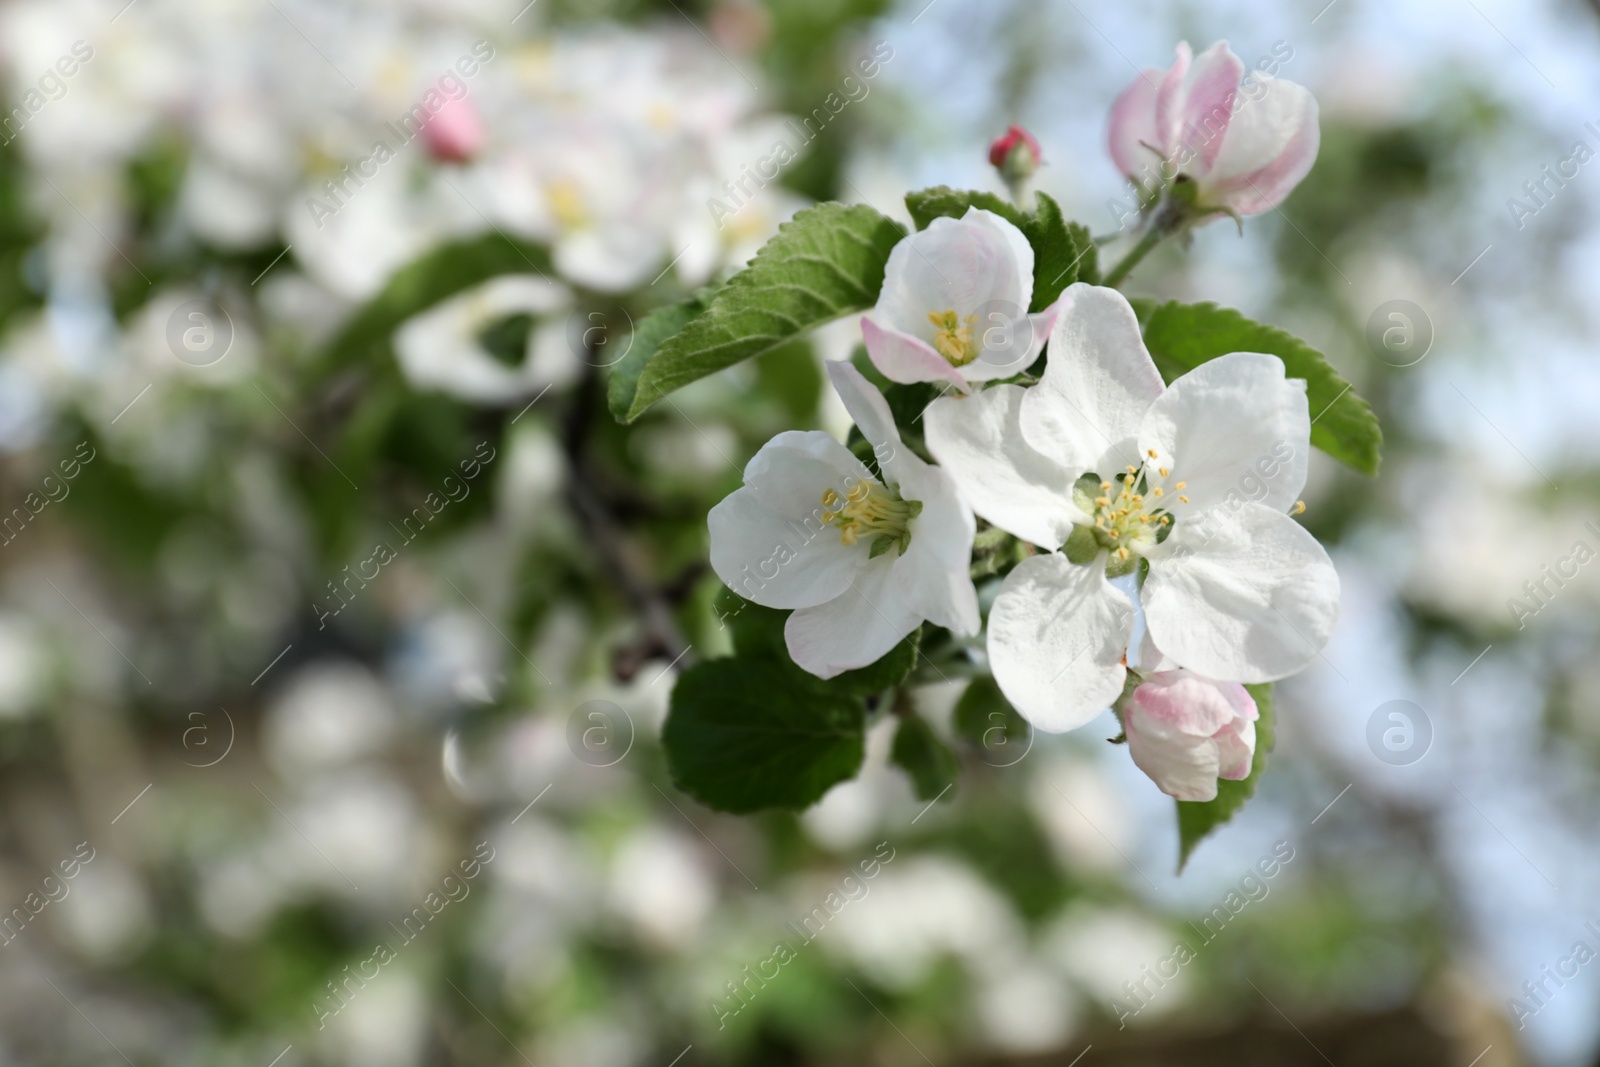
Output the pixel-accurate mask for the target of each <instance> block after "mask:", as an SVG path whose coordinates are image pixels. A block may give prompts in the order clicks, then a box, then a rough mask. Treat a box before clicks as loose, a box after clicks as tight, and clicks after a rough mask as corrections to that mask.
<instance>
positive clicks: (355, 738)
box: [262, 662, 395, 777]
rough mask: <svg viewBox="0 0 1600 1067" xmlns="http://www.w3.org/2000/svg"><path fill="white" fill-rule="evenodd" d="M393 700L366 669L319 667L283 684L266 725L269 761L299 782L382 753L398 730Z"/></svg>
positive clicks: (349, 665)
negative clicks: (390, 737) (307, 777)
mask: <svg viewBox="0 0 1600 1067" xmlns="http://www.w3.org/2000/svg"><path fill="white" fill-rule="evenodd" d="M394 720H395V715H394V707H393V705H392V704H391V703H390V699H389V695H388V693H387V692H386V691H385V690H384V688H383V686H382V685H381V684H379V682H378V680H377V679H376V678H374V677H373V675H372V673H371V672H370V671H368V670H367V669H366V668H365V667H362V666H359V665H357V664H354V663H339V662H330V663H319V664H315V665H313V666H310V667H306V668H304V669H302V670H300V671H298V672H296V673H295V674H294V675H292V676H291V678H290V680H289V681H288V682H287V683H286V684H285V686H284V687H283V689H282V691H281V692H279V693H278V694H277V695H276V697H275V698H274V699H273V701H272V704H271V705H270V706H269V707H268V709H267V712H266V717H265V720H264V722H263V724H262V735H263V738H262V742H263V746H264V748H265V749H266V753H267V758H268V759H269V760H271V761H272V763H273V766H274V767H275V768H276V769H277V770H278V772H279V773H280V774H283V775H285V776H288V777H301V776H304V775H307V774H309V773H313V772H315V771H317V770H320V769H324V768H331V767H338V766H341V765H343V764H346V763H350V762H352V761H354V760H358V759H361V758H362V757H364V756H368V755H372V754H374V753H376V752H378V751H380V750H381V749H382V748H383V746H384V745H385V743H386V742H387V740H388V738H389V736H390V734H391V733H392V732H393V730H394V725H395V721H394Z"/></svg>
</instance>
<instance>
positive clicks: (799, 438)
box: [744, 430, 873, 524]
mask: <svg viewBox="0 0 1600 1067" xmlns="http://www.w3.org/2000/svg"><path fill="white" fill-rule="evenodd" d="M863 479H866V480H869V481H870V480H873V479H872V476H871V474H870V473H869V472H868V471H867V468H866V467H864V466H863V465H862V463H861V461H860V460H858V459H856V457H855V456H854V455H852V454H851V452H850V450H849V449H848V448H846V447H844V445H841V444H840V443H839V442H838V441H835V440H834V439H833V438H832V437H831V436H829V435H828V434H825V433H823V432H822V431H821V430H785V431H784V432H783V433H780V434H778V436H776V437H774V438H773V439H772V440H770V441H768V442H767V443H766V444H764V445H762V446H761V451H759V452H757V453H756V454H755V455H754V456H753V457H752V458H751V460H750V462H749V463H747V464H746V465H745V468H744V483H745V486H746V488H748V489H749V490H750V491H751V492H752V493H754V494H755V496H756V498H757V499H759V500H760V501H761V502H762V503H763V504H765V505H766V506H767V507H769V508H771V509H772V510H773V511H776V512H777V513H778V514H780V515H782V516H784V517H785V518H789V519H793V520H795V521H796V522H805V521H807V520H811V521H812V522H813V524H816V523H820V522H821V515H822V512H823V506H822V496H823V494H824V493H826V492H827V491H828V490H830V489H832V490H833V491H834V492H836V493H838V494H839V495H840V496H849V495H850V490H851V489H853V488H855V485H856V483H857V482H858V481H861V480H863Z"/></svg>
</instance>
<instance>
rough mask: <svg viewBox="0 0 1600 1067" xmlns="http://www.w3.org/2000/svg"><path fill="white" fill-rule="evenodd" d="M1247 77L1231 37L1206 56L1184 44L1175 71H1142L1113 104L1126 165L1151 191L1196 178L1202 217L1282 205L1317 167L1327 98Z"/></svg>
mask: <svg viewBox="0 0 1600 1067" xmlns="http://www.w3.org/2000/svg"><path fill="white" fill-rule="evenodd" d="M1244 74H1245V66H1244V63H1243V62H1241V61H1240V59H1239V57H1238V56H1236V55H1234V54H1233V52H1232V51H1231V50H1229V48H1228V43H1227V42H1226V41H1218V42H1217V43H1216V44H1214V45H1212V46H1211V47H1210V48H1208V49H1206V50H1205V51H1204V52H1202V53H1201V54H1200V55H1199V56H1198V57H1195V56H1194V55H1193V54H1192V53H1191V52H1190V49H1189V45H1188V42H1186V41H1184V42H1179V44H1178V48H1177V59H1176V61H1175V62H1174V63H1173V65H1172V67H1171V69H1169V70H1166V71H1159V70H1143V71H1140V72H1139V76H1138V77H1137V78H1135V79H1134V80H1133V84H1131V85H1129V86H1128V87H1127V88H1126V89H1124V90H1123V92H1122V95H1120V96H1118V97H1117V99H1116V102H1115V103H1114V104H1112V106H1111V122H1110V128H1109V131H1108V143H1109V147H1110V149H1111V158H1112V160H1113V161H1115V163H1116V164H1117V168H1118V169H1119V170H1121V171H1122V173H1123V175H1124V176H1125V177H1127V178H1128V179H1129V180H1130V181H1132V182H1134V183H1135V184H1137V185H1138V186H1140V188H1141V189H1143V190H1145V191H1147V192H1149V191H1153V190H1155V189H1158V188H1161V187H1163V186H1167V185H1170V184H1171V183H1172V182H1173V181H1174V180H1175V179H1177V178H1179V177H1182V178H1184V179H1186V180H1188V181H1190V182H1193V183H1194V188H1193V192H1194V205H1195V207H1196V209H1198V210H1200V211H1218V212H1224V213H1230V214H1233V215H1258V214H1260V213H1261V212H1263V211H1269V210H1271V209H1272V208H1274V207H1277V206H1278V204H1280V203H1282V202H1283V200H1284V198H1285V197H1287V196H1288V195H1289V193H1290V191H1291V190H1292V189H1294V187H1295V186H1296V185H1298V184H1300V179H1302V178H1304V177H1305V176H1306V173H1307V172H1308V171H1310V170H1311V164H1312V163H1313V162H1315V161H1316V158H1317V148H1318V146H1319V145H1320V143H1321V132H1320V130H1319V129H1318V126H1317V101H1316V98H1315V97H1313V96H1312V95H1311V92H1310V90H1308V89H1306V88H1305V87H1304V86H1302V85H1296V84H1295V83H1294V82H1291V81H1285V80H1284V79H1282V78H1276V77H1273V76H1271V75H1269V74H1268V73H1267V72H1266V71H1264V70H1253V71H1251V72H1250V74H1249V77H1244ZM1241 79H1242V81H1241Z"/></svg>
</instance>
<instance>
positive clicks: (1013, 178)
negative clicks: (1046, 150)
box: [989, 126, 1043, 186]
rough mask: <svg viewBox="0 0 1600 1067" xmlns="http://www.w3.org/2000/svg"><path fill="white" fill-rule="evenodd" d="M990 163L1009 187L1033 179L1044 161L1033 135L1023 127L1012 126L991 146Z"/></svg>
mask: <svg viewBox="0 0 1600 1067" xmlns="http://www.w3.org/2000/svg"><path fill="white" fill-rule="evenodd" d="M989 162H990V163H992V164H994V168H995V169H996V170H998V171H999V172H1000V176H1001V177H1002V178H1004V179H1005V181H1006V184H1007V185H1010V186H1017V185H1020V184H1022V183H1023V182H1025V181H1027V180H1028V179H1029V178H1031V177H1033V174H1034V172H1035V171H1037V170H1038V169H1039V164H1040V163H1042V162H1043V160H1042V158H1041V156H1040V152H1039V142H1038V140H1037V139H1036V138H1035V137H1034V136H1033V134H1031V133H1029V132H1028V131H1027V130H1025V129H1023V128H1022V127H1021V126H1012V127H1010V128H1009V129H1007V130H1006V132H1005V133H1003V134H1001V135H1000V136H999V137H996V138H995V139H994V143H993V144H991V145H990V146H989Z"/></svg>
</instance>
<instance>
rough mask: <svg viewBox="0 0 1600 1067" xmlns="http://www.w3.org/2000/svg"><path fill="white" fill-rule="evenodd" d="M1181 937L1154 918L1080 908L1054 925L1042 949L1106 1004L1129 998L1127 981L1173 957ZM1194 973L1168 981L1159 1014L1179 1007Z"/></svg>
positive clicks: (1159, 1002) (1157, 1000)
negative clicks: (1143, 970) (1121, 998)
mask: <svg viewBox="0 0 1600 1067" xmlns="http://www.w3.org/2000/svg"><path fill="white" fill-rule="evenodd" d="M1181 940H1182V938H1180V937H1178V936H1177V935H1174V934H1173V933H1171V932H1170V931H1169V930H1168V929H1167V928H1166V927H1165V926H1163V925H1162V924H1161V923H1158V922H1156V921H1155V920H1154V919H1151V918H1150V917H1148V916H1146V915H1144V914H1141V913H1140V912H1137V911H1133V910H1131V909H1127V908H1107V907H1097V906H1091V905H1080V906H1078V907H1074V908H1072V909H1070V910H1069V911H1067V912H1066V913H1065V914H1063V915H1062V916H1061V917H1060V918H1059V919H1057V920H1056V921H1055V922H1054V923H1052V924H1051V926H1050V928H1049V929H1048V930H1047V931H1046V932H1045V933H1044V935H1043V936H1042V937H1041V939H1040V947H1041V951H1042V952H1043V953H1044V954H1045V955H1046V957H1047V958H1049V959H1050V960H1051V961H1052V962H1054V964H1055V965H1056V966H1057V967H1059V968H1061V970H1062V973H1064V974H1066V975H1067V977H1069V978H1071V979H1072V981H1073V982H1074V983H1076V984H1077V986H1078V987H1079V988H1080V989H1082V990H1083V991H1084V993H1086V994H1087V995H1088V996H1089V997H1090V998H1091V999H1092V1000H1094V1001H1096V1002H1098V1003H1100V1004H1101V1005H1102V1006H1105V1005H1108V1004H1109V1003H1110V1002H1111V1001H1112V1000H1114V999H1116V998H1119V997H1126V996H1127V990H1126V989H1124V988H1123V983H1124V982H1127V981H1130V980H1133V981H1137V980H1138V979H1139V978H1140V977H1141V976H1142V972H1141V968H1142V967H1144V966H1147V965H1148V966H1150V967H1154V966H1156V964H1157V963H1158V962H1159V961H1161V960H1162V959H1164V958H1166V957H1167V956H1169V955H1171V953H1172V950H1173V946H1174V945H1176V944H1178V943H1179V941H1181ZM1189 983H1190V974H1189V972H1188V971H1186V970H1184V971H1179V972H1178V977H1177V978H1175V979H1167V980H1166V984H1165V985H1164V986H1163V988H1162V990H1161V995H1160V996H1158V997H1156V998H1155V999H1154V1003H1153V1004H1152V1009H1153V1011H1154V1012H1155V1013H1160V1012H1166V1011H1170V1010H1171V1009H1173V1008H1176V1007H1178V1006H1179V1005H1181V1004H1182V1003H1183V1001H1184V999H1185V997H1186V996H1187V995H1188V987H1189Z"/></svg>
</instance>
